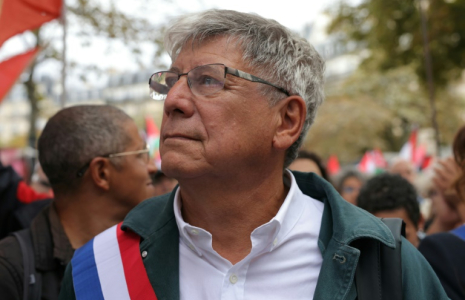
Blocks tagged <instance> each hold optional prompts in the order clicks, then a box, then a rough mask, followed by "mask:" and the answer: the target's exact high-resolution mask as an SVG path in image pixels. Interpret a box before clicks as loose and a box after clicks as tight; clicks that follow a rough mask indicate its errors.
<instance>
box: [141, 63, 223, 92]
mask: <svg viewBox="0 0 465 300" xmlns="http://www.w3.org/2000/svg"><path fill="white" fill-rule="evenodd" d="M182 75H186V74H185V73H184V74H178V73H176V72H170V71H163V72H158V73H155V74H153V75H152V77H151V78H150V96H151V97H152V99H154V100H164V99H165V98H166V95H167V94H168V92H169V91H170V89H171V88H172V87H173V86H174V85H175V84H176V82H177V81H178V80H179V78H180V77H181V76H182ZM225 76H226V75H225V66H224V65H220V64H212V65H204V66H199V67H196V68H194V69H192V70H190V71H189V72H187V82H188V84H189V87H190V89H191V91H192V93H194V94H195V95H199V96H207V95H211V94H214V93H216V92H218V91H220V90H221V89H223V87H224V81H225Z"/></svg>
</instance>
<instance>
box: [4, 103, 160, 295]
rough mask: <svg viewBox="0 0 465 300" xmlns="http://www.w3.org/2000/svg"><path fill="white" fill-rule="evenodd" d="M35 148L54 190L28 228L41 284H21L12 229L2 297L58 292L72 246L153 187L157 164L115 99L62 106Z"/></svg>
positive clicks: (121, 216) (6, 248) (117, 219)
mask: <svg viewBox="0 0 465 300" xmlns="http://www.w3.org/2000/svg"><path fill="white" fill-rule="evenodd" d="M38 150H39V161H40V164H41V166H42V168H43V171H44V173H45V174H46V175H47V177H48V179H49V181H50V184H51V186H52V189H53V192H54V195H55V199H54V201H53V202H52V204H51V205H50V206H47V207H46V208H45V209H44V210H43V211H42V212H41V213H39V215H38V216H37V217H36V218H35V219H34V220H33V221H32V224H31V227H30V229H29V230H28V232H27V235H26V237H28V238H29V240H31V242H32V245H33V250H34V255H33V257H34V258H35V270H33V271H32V274H33V275H34V276H35V278H36V279H38V278H40V280H36V283H35V285H38V284H40V286H39V287H38V289H37V287H34V285H29V286H28V285H24V280H23V278H24V275H25V274H24V265H23V259H24V257H23V255H24V253H22V251H21V247H20V245H19V243H18V240H17V238H16V237H13V236H10V237H7V238H5V239H4V240H2V241H1V242H0V295H2V296H1V297H2V299H18V300H20V299H23V294H24V292H28V293H29V292H30V290H31V289H34V288H36V289H37V290H38V292H36V293H35V295H34V296H39V295H37V293H40V295H41V297H42V298H43V299H57V298H58V294H59V291H60V286H61V280H62V277H63V273H64V270H65V267H66V265H67V264H68V262H69V261H70V259H71V258H72V256H73V253H74V250H75V249H77V248H79V247H80V246H82V245H83V244H85V243H86V242H87V241H89V240H90V239H91V238H92V237H94V236H95V235H97V234H98V233H100V232H102V231H104V230H105V229H107V228H109V227H111V226H113V225H115V224H117V223H119V222H121V221H122V220H123V219H124V217H125V216H126V214H127V213H128V212H129V211H130V210H131V209H132V208H133V207H134V206H136V205H137V204H138V203H140V202H141V201H142V200H144V199H146V198H149V197H152V196H153V195H154V188H153V186H152V180H151V177H150V174H151V173H153V172H155V170H156V169H155V166H154V165H151V164H150V163H149V157H148V149H147V148H146V144H145V142H144V140H143V139H142V138H141V137H140V135H139V133H138V129H137V127H136V124H135V123H134V121H133V120H132V119H131V118H130V117H129V116H128V115H127V114H125V113H124V112H123V111H121V110H120V109H118V108H116V107H112V106H108V105H98V106H90V105H89V106H74V107H69V108H66V109H63V110H61V111H59V112H58V113H57V114H56V115H54V116H53V117H52V118H51V119H50V120H49V121H48V123H47V125H46V126H45V128H44V130H43V132H42V135H41V136H40V138H39V141H38ZM26 275H27V274H26ZM25 287H27V288H29V291H28V290H27V289H25ZM37 299H39V298H37Z"/></svg>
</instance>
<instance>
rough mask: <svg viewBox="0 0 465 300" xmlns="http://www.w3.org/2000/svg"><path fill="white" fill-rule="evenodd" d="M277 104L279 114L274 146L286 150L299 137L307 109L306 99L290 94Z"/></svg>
mask: <svg viewBox="0 0 465 300" xmlns="http://www.w3.org/2000/svg"><path fill="white" fill-rule="evenodd" d="M276 105H277V106H278V107H277V109H278V112H279V115H278V123H277V127H276V133H275V136H274V138H273V146H274V147H275V148H276V149H281V150H286V149H287V148H289V147H290V146H291V145H292V144H294V142H295V141H296V140H297V139H298V138H299V136H300V133H301V131H302V127H303V125H304V122H305V117H306V115H307V109H306V106H305V101H304V99H302V97H300V96H297V95H292V96H289V97H287V98H286V99H284V100H281V101H279V102H278V103H277V104H276Z"/></svg>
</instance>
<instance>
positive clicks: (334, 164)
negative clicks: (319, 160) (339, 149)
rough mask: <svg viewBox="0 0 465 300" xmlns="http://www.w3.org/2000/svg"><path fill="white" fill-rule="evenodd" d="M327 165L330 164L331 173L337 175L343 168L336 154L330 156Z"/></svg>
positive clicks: (329, 170)
mask: <svg viewBox="0 0 465 300" xmlns="http://www.w3.org/2000/svg"><path fill="white" fill-rule="evenodd" d="M327 166H328V172H329V175H335V174H337V173H339V171H340V169H341V167H340V166H339V160H338V159H337V156H336V155H331V156H330V157H329V158H328V162H327Z"/></svg>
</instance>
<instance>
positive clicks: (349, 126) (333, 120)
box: [304, 66, 463, 163]
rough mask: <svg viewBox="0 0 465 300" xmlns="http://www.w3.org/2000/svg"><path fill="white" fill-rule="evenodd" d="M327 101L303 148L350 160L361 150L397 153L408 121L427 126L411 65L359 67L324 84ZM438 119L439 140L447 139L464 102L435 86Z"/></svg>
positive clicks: (424, 104)
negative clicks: (441, 135) (329, 83)
mask: <svg viewBox="0 0 465 300" xmlns="http://www.w3.org/2000/svg"><path fill="white" fill-rule="evenodd" d="M326 94H327V99H326V101H325V103H324V104H323V105H322V107H321V108H320V110H319V112H318V114H317V118H316V120H315V124H314V125H313V126H312V128H311V129H310V131H309V134H308V136H307V139H306V140H305V142H304V148H306V149H309V150H313V151H316V152H317V153H319V154H320V155H322V156H323V157H328V156H329V155H331V154H336V155H337V156H338V157H339V159H340V160H341V161H342V162H343V163H350V162H354V161H356V160H357V159H359V158H360V157H361V156H362V155H363V153H364V152H365V151H366V150H369V149H373V148H379V149H381V150H382V151H387V152H397V151H399V150H400V148H401V147H402V145H403V144H404V143H405V142H406V140H407V139H408V136H409V134H410V130H411V126H412V124H415V125H418V126H420V128H424V127H428V125H429V114H430V107H429V105H428V102H427V101H426V98H427V94H426V91H425V90H424V89H423V88H422V86H421V83H420V81H419V79H418V76H417V75H416V74H415V72H414V70H413V68H411V66H404V67H399V68H395V69H391V70H388V71H382V72H381V71H379V70H377V69H370V68H368V69H367V68H360V69H358V70H357V71H355V72H354V73H353V74H352V75H351V76H350V77H348V78H346V79H345V80H344V81H343V82H342V83H338V84H333V85H329V86H328V87H327V91H326ZM437 94H438V101H437V110H438V120H439V126H440V130H441V132H443V141H445V142H446V143H450V142H452V139H453V135H454V133H455V131H456V130H457V128H458V127H459V126H460V124H461V122H462V116H461V114H460V113H461V110H460V109H453V108H457V107H462V106H463V100H461V99H460V98H459V97H457V96H454V95H453V94H451V93H450V92H449V91H448V90H445V89H440V90H438V93H437Z"/></svg>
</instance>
